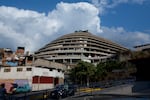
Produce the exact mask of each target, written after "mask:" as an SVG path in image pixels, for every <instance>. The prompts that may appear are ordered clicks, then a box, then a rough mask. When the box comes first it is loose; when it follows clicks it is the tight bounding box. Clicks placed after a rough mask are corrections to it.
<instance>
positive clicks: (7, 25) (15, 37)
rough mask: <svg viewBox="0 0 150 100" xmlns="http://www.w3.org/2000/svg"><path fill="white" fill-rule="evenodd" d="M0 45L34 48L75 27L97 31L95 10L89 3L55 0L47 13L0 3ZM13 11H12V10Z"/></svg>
mask: <svg viewBox="0 0 150 100" xmlns="http://www.w3.org/2000/svg"><path fill="white" fill-rule="evenodd" d="M0 12H1V13H0V46H2V47H7V46H10V47H11V48H13V49H16V47H17V46H25V48H26V50H31V51H35V50H37V49H38V48H40V47H41V46H43V45H44V44H46V43H48V42H50V41H51V40H54V39H55V38H56V37H58V35H63V34H65V33H69V32H73V31H75V30H87V29H88V30H89V31H91V32H93V33H96V32H100V31H101V30H100V18H99V16H98V15H99V11H98V9H97V8H96V7H94V6H93V5H92V4H89V3H84V2H80V3H72V4H69V3H63V2H61V3H59V4H57V7H56V9H54V10H53V11H52V12H49V14H48V15H45V14H44V13H38V12H36V11H31V10H23V9H18V8H15V7H6V6H1V7H0ZM12 12H13V13H12Z"/></svg>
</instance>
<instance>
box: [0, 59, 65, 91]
mask: <svg viewBox="0 0 150 100" xmlns="http://www.w3.org/2000/svg"><path fill="white" fill-rule="evenodd" d="M64 70H65V65H63V64H58V63H51V62H50V61H47V60H43V59H37V60H35V62H34V64H33V66H16V67H10V66H9V67H6V66H5V67H0V83H5V84H6V88H7V92H10V87H11V84H12V83H13V84H18V85H29V86H30V88H31V90H32V91H38V90H44V89H51V88H54V86H55V85H56V84H63V83H64Z"/></svg>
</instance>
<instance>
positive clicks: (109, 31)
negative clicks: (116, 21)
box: [98, 26, 150, 49]
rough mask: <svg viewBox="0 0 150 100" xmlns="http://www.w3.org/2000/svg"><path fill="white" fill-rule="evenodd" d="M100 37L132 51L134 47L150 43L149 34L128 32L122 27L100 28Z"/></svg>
mask: <svg viewBox="0 0 150 100" xmlns="http://www.w3.org/2000/svg"><path fill="white" fill-rule="evenodd" d="M102 30H103V32H102V33H101V34H98V35H100V36H102V37H105V38H107V39H110V40H112V41H115V42H116V43H119V44H121V45H123V46H125V47H128V48H130V49H133V47H134V46H136V45H141V44H147V43H150V34H149V33H144V32H128V31H126V30H125V29H124V28H123V27H117V28H115V27H111V28H109V27H104V26H103V27H102Z"/></svg>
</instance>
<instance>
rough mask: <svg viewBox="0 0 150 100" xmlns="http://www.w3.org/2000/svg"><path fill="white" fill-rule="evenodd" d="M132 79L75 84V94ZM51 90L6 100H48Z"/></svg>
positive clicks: (126, 82)
mask: <svg viewBox="0 0 150 100" xmlns="http://www.w3.org/2000/svg"><path fill="white" fill-rule="evenodd" d="M134 81H135V80H134V79H127V80H109V81H102V82H93V83H90V84H89V86H88V87H87V85H86V84H83V85H75V87H76V93H75V95H83V94H84V93H93V92H95V91H100V90H102V89H105V88H109V87H113V86H118V85H122V84H129V83H133V82H134ZM51 91H52V89H50V90H43V91H35V92H27V93H21V94H13V95H11V94H10V95H9V94H8V95H7V97H6V100H50V93H51ZM0 100H1V99H0Z"/></svg>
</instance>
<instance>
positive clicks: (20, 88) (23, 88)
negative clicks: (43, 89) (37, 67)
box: [13, 84, 31, 93]
mask: <svg viewBox="0 0 150 100" xmlns="http://www.w3.org/2000/svg"><path fill="white" fill-rule="evenodd" d="M30 91H31V88H30V86H29V85H28V84H25V85H23V86H18V87H17V88H16V89H14V91H13V93H23V92H30Z"/></svg>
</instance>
